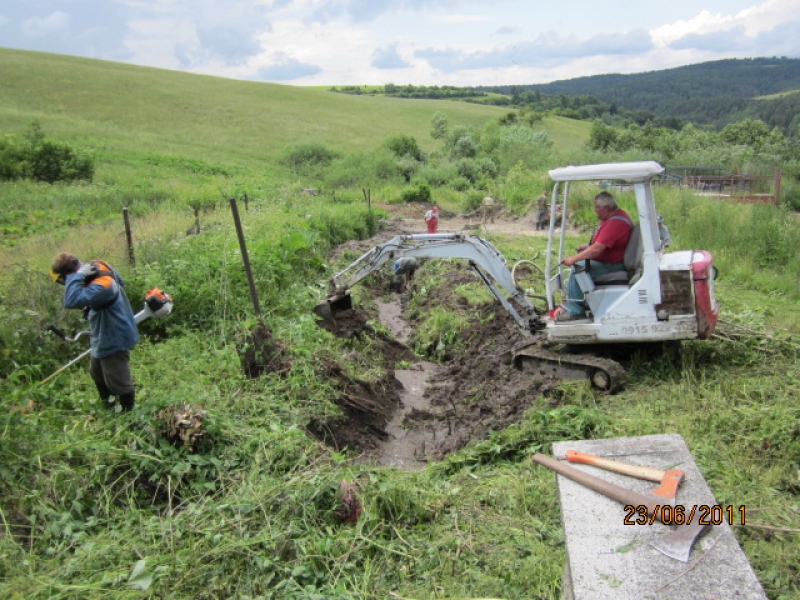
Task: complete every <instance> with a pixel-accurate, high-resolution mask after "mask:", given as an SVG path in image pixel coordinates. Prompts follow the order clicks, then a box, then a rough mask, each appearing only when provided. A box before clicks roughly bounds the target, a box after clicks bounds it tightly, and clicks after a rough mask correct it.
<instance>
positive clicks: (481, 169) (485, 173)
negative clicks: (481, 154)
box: [456, 158, 498, 184]
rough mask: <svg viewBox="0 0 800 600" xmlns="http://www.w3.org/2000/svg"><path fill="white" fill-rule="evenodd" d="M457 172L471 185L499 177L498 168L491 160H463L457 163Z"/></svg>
mask: <svg viewBox="0 0 800 600" xmlns="http://www.w3.org/2000/svg"><path fill="white" fill-rule="evenodd" d="M456 172H457V173H458V174H459V175H460V176H461V177H463V178H465V179H467V180H468V181H469V182H470V183H472V184H475V183H477V182H478V181H479V180H481V179H494V178H495V177H497V173H498V168H497V165H496V164H495V163H494V161H492V160H491V159H489V158H479V159H469V158H463V159H461V160H459V161H458V162H457V163H456Z"/></svg>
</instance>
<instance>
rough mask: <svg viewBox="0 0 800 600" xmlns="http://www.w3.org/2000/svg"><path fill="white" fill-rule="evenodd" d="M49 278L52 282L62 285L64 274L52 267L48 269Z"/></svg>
mask: <svg viewBox="0 0 800 600" xmlns="http://www.w3.org/2000/svg"><path fill="white" fill-rule="evenodd" d="M50 279H52V280H53V282H54V283H58V284H61V285H64V276H63V275H62V274H61V273H56V272H55V271H53V270H52V269H50Z"/></svg>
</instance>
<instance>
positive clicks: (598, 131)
mask: <svg viewBox="0 0 800 600" xmlns="http://www.w3.org/2000/svg"><path fill="white" fill-rule="evenodd" d="M616 141H617V130H616V128H614V127H611V126H608V125H605V124H604V123H603V122H602V121H600V120H599V119H598V120H596V121H595V122H594V123H593V124H592V130H591V131H590V132H589V148H591V149H592V150H602V151H603V152H605V151H607V150H608V149H609V148H611V147H613V146H614V145H615V144H616Z"/></svg>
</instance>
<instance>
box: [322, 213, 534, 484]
mask: <svg viewBox="0 0 800 600" xmlns="http://www.w3.org/2000/svg"><path fill="white" fill-rule="evenodd" d="M398 233H408V231H404V230H403V223H402V221H397V222H394V223H390V224H389V227H388V228H386V229H384V230H382V231H381V232H380V233H379V234H378V235H377V236H376V237H375V238H373V239H370V240H364V241H361V242H349V243H348V244H346V245H344V246H343V247H340V248H338V249H337V251H338V252H341V251H343V250H345V249H347V250H351V251H356V252H363V251H366V250H368V249H369V248H371V247H373V246H374V245H375V244H378V243H382V242H384V241H386V240H388V239H390V238H391V237H392V236H393V235H397V234H398ZM447 276H448V278H449V279H450V281H449V283H448V284H447V285H443V286H441V287H440V288H439V289H437V290H433V291H429V292H428V293H427V294H426V295H425V296H424V297H425V300H424V306H423V308H422V311H421V312H422V313H425V312H426V309H428V308H432V307H434V306H439V307H441V306H446V307H448V308H450V309H451V310H454V311H461V312H465V311H467V312H469V313H470V318H471V319H472V322H473V325H472V326H471V327H470V328H468V330H467V331H466V332H464V334H463V336H464V342H465V343H464V344H462V346H463V347H464V348H465V350H464V352H461V353H459V354H458V355H446V356H445V357H444V359H443V360H442V361H441V362H439V363H432V362H428V361H426V360H424V359H423V358H421V357H419V356H417V355H416V354H415V353H414V352H413V350H412V349H411V348H410V347H409V345H408V344H409V343H410V341H411V340H412V339H413V333H414V323H410V322H408V321H407V320H406V318H405V315H404V307H405V304H406V302H407V300H408V298H409V296H410V295H411V294H414V293H415V291H416V285H415V282H412V284H411V285H410V286H409V289H408V290H407V291H405V292H403V293H402V294H392V295H391V296H390V297H388V298H387V296H386V293H385V290H383V289H380V288H375V297H376V303H375V304H376V309H374V312H372V317H373V318H374V319H376V320H378V321H379V322H380V323H381V324H382V325H383V326H384V327H385V329H387V330H388V331H389V332H391V334H390V335H387V334H384V333H380V332H378V331H376V330H375V329H374V328H373V327H371V326H370V325H369V323H368V319H367V316H366V314H365V312H363V311H362V310H361V309H360V308H359V307H357V306H356V307H354V308H353V309H352V310H348V311H345V312H343V313H341V314H339V315H337V318H336V320H335V321H334V322H327V321H325V322H320V326H321V327H324V328H325V329H328V330H329V331H331V332H332V333H334V334H335V335H337V336H340V337H345V338H360V339H368V340H370V344H369V346H370V348H371V353H372V354H373V355H372V360H373V361H375V362H378V361H381V362H382V363H383V365H384V368H385V376H384V377H383V378H382V379H380V380H379V381H378V382H377V383H375V382H373V383H366V382H364V381H358V380H355V379H353V378H352V377H348V376H346V375H345V374H344V372H343V369H342V368H341V367H340V366H338V365H327V366H326V367H325V368H326V369H328V373H329V374H330V375H331V377H332V378H333V379H335V380H336V381H337V382H338V385H339V387H340V389H342V392H343V393H342V394H341V396H340V398H339V401H338V403H339V405H340V407H341V409H342V412H343V413H344V417H343V418H342V419H337V420H336V421H333V422H326V423H316V424H312V426H311V427H310V428H309V429H310V431H311V432H312V433H313V434H314V435H316V436H317V437H319V438H320V439H322V440H324V441H325V442H326V443H328V444H329V445H331V446H332V447H334V448H337V449H344V448H348V449H350V450H354V451H356V452H358V453H360V454H359V458H358V460H360V461H363V462H367V463H370V464H380V465H387V466H393V467H396V468H401V469H419V468H423V467H424V465H425V464H426V463H427V462H428V461H430V460H440V459H442V458H443V457H444V456H446V455H447V454H449V453H451V452H454V451H457V450H459V449H461V448H463V447H464V446H466V445H467V444H468V443H470V442H471V441H473V440H476V441H477V440H482V439H485V438H486V437H487V436H488V435H489V434H490V433H491V432H492V431H496V430H501V429H503V428H505V427H507V426H508V425H510V424H511V423H513V422H514V421H516V420H518V419H519V418H520V417H521V415H522V414H523V413H524V412H525V411H526V410H527V408H528V407H529V406H530V405H531V403H533V402H535V401H536V400H537V399H540V401H544V400H542V395H543V393H544V392H546V391H547V389H548V387H549V386H548V385H547V384H543V383H542V382H539V381H534V380H533V379H532V378H531V375H530V374H529V373H524V372H521V371H518V370H517V369H515V368H514V367H513V366H511V365H510V364H507V359H508V354H507V351H508V350H509V349H511V348H512V347H513V346H514V345H515V344H516V343H517V342H518V341H519V339H520V337H519V335H520V334H519V332H518V330H517V327H516V324H515V323H514V321H513V320H512V319H511V317H510V316H509V315H508V314H507V313H506V312H505V311H504V310H503V309H502V307H500V306H499V305H498V304H496V303H487V304H485V305H480V306H478V307H474V306H473V307H469V306H466V302H465V301H464V300H463V299H460V298H458V297H455V296H454V295H453V294H452V290H453V289H454V288H455V287H456V286H458V285H460V284H461V283H463V282H465V281H468V280H474V279H475V278H476V276H475V274H474V273H473V272H472V271H471V270H470V269H469V267H468V266H467V265H466V264H464V265H460V264H457V263H454V266H453V268H452V269H450V270H449V271H448V275H447ZM378 279H380V277H378ZM384 283H385V282H384ZM360 285H367V284H366V282H362V284H360Z"/></svg>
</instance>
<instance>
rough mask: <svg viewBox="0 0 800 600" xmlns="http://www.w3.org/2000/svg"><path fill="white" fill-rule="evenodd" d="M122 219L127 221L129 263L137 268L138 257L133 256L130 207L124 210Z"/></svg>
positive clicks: (125, 207)
mask: <svg viewBox="0 0 800 600" xmlns="http://www.w3.org/2000/svg"><path fill="white" fill-rule="evenodd" d="M122 218H123V220H124V221H125V238H126V239H127V241H128V261H129V262H130V263H131V266H132V267H135V266H136V257H135V256H134V254H133V234H131V218H130V215H129V214H128V207H127V206H124V207H123V208H122Z"/></svg>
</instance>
